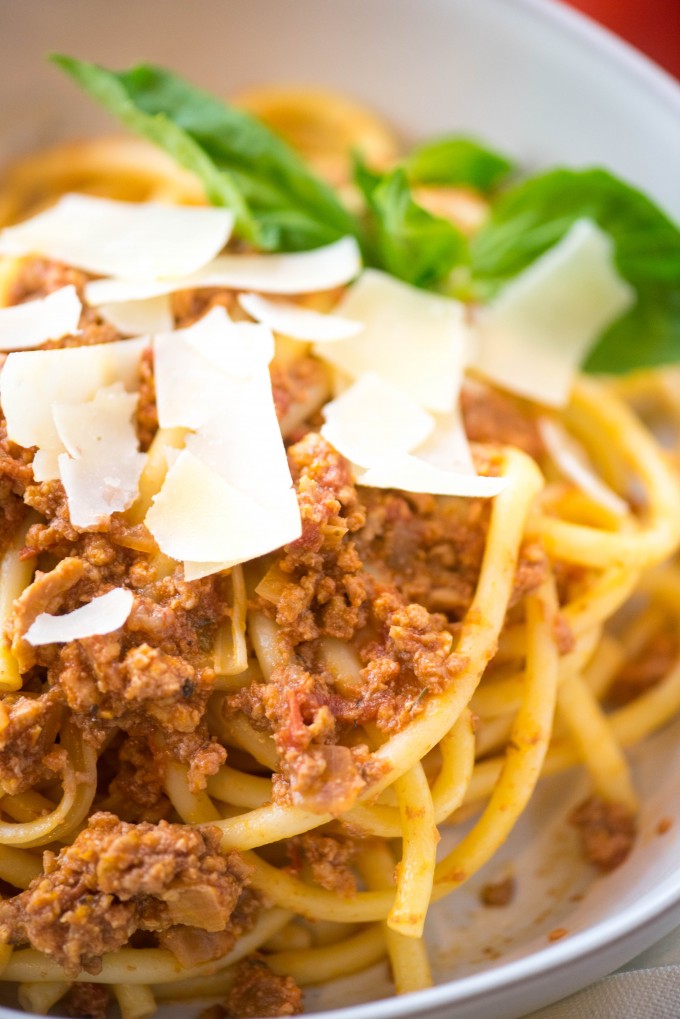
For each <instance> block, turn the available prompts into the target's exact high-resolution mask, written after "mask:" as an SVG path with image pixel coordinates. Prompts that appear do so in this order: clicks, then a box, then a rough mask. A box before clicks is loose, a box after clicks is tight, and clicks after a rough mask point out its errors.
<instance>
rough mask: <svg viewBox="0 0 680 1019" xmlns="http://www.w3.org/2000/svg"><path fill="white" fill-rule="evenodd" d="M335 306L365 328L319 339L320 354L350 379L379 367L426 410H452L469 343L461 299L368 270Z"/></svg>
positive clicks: (388, 378) (389, 379) (405, 393)
mask: <svg viewBox="0 0 680 1019" xmlns="http://www.w3.org/2000/svg"><path fill="white" fill-rule="evenodd" d="M336 310H337V312H338V314H340V315H341V316H343V317H346V318H348V319H351V320H352V321H357V322H361V323H362V324H363V326H364V329H363V331H362V332H361V333H360V334H358V335H357V336H354V337H350V338H348V339H344V340H338V341H336V342H334V343H329V344H319V345H318V346H316V347H315V348H314V350H315V353H316V354H317V355H318V356H319V357H321V358H323V359H324V360H326V361H328V362H329V363H330V364H332V365H333V366H334V367H335V368H337V369H339V370H340V371H341V372H343V373H345V374H347V375H350V376H351V377H352V378H358V377H359V376H360V375H364V374H365V373H366V372H376V373H377V374H379V375H380V376H381V377H382V378H384V379H385V380H386V381H387V382H390V383H391V384H392V385H393V386H396V388H397V389H400V390H401V392H402V393H404V395H405V396H407V397H408V398H409V399H410V400H413V401H414V402H415V403H418V404H420V405H421V407H424V408H425V409H426V410H430V411H434V412H437V413H448V412H449V411H451V410H452V409H453V407H454V405H455V403H456V400H457V398H458V393H459V391H460V385H461V381H462V375H463V368H464V365H465V362H466V359H467V356H468V343H469V331H468V328H467V326H466V324H465V309H464V306H463V305H462V304H460V302H458V301H454V300H452V299H451V298H447V297H441V296H439V295H438V294H429V293H426V292H425V291H423V290H417V289H416V288H415V287H411V286H409V285H408V284H406V283H401V282H399V281H398V280H395V279H393V278H392V277H391V276H388V275H387V274H386V273H383V272H378V271H377V270H375V269H367V270H365V271H364V272H363V273H362V275H361V277H360V279H359V280H358V281H357V282H356V283H355V284H354V285H353V286H352V287H351V288H350V290H349V291H348V292H347V294H346V295H345V297H344V298H343V299H342V301H341V302H340V304H339V305H338V307H337V309H336Z"/></svg>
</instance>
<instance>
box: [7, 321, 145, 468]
mask: <svg viewBox="0 0 680 1019" xmlns="http://www.w3.org/2000/svg"><path fill="white" fill-rule="evenodd" d="M147 345H148V340H146V339H144V338H143V337H140V338H139V339H136V340H121V341H118V342H116V343H99V344H93V345H92V346H89V347H69V348H65V349H63V350H26V351H20V352H19V353H14V354H10V355H9V357H8V358H7V360H6V362H5V364H4V366H3V369H2V375H0V399H1V400H2V409H3V411H4V414H5V417H6V419H7V434H8V436H9V438H10V439H11V440H12V441H13V442H17V443H18V444H19V445H20V446H26V447H30V446H39V447H40V448H41V449H51V450H58V451H61V450H62V449H63V446H62V442H61V440H60V438H59V435H58V433H57V430H56V427H55V424H54V420H53V417H52V404H53V403H84V402H85V401H87V400H92V399H93V398H94V396H95V394H96V393H97V392H98V391H99V390H100V389H102V388H104V387H105V386H109V385H111V384H112V383H114V382H121V383H122V384H123V387H124V388H125V389H126V390H127V391H128V392H130V391H134V390H136V389H137V388H138V386H139V359H140V357H141V355H142V351H143V350H144V349H145V348H146V346H147Z"/></svg>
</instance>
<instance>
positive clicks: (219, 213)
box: [0, 194, 234, 303]
mask: <svg viewBox="0 0 680 1019" xmlns="http://www.w3.org/2000/svg"><path fill="white" fill-rule="evenodd" d="M233 225H234V216H233V214H232V213H231V212H230V211H229V210H228V209H220V208H215V207H212V206H199V205H163V204H161V203H158V202H119V201H114V200H113V199H110V198H95V197H93V196H92V195H77V194H70V195H64V196H63V197H62V198H60V199H59V201H58V202H57V203H56V204H55V205H53V206H52V207H51V208H49V209H46V210H45V211H44V212H39V213H38V214H37V216H33V217H32V218H31V219H27V220H25V221H24V222H23V223H18V224H17V225H16V226H9V227H5V229H4V230H3V231H2V232H0V254H6V255H43V256H45V257H46V258H51V259H54V260H55V261H57V262H65V263H66V264H67V265H72V266H75V267H76V268H78V269H84V270H85V271H86V272H92V273H97V274H101V275H104V276H124V277H126V278H128V279H132V280H155V279H158V278H163V277H166V276H186V275H187V274H190V273H193V272H196V271H197V270H198V269H201V268H202V267H203V266H205V265H206V264H207V263H208V262H210V261H211V260H212V259H213V258H214V257H215V256H216V255H217V254H218V252H220V251H221V250H222V248H223V247H224V245H225V244H226V243H227V240H228V239H229V236H230V234H231V230H232V227H233ZM161 292H163V291H161ZM149 296H157V295H149ZM86 300H88V301H89V298H87V297H86ZM110 300H111V301H114V300H116V298H111V299H110ZM118 300H120V298H119V299H118ZM122 300H125V298H122ZM100 303H101V302H100Z"/></svg>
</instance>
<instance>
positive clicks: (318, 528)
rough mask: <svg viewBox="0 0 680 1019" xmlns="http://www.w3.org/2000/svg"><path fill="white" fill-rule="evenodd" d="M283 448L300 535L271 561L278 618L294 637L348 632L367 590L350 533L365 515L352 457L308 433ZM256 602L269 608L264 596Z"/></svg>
mask: <svg viewBox="0 0 680 1019" xmlns="http://www.w3.org/2000/svg"><path fill="white" fill-rule="evenodd" d="M288 456H289V460H290V464H291V470H292V473H293V479H294V481H295V487H296V490H297V496H298V503H299V505H300V515H301V517H302V535H301V537H300V538H298V540H297V541H295V542H293V543H292V544H290V545H287V546H286V547H285V548H284V550H283V556H282V557H281V558H280V559H279V560H278V563H277V567H278V571H279V573H280V574H281V575H282V581H283V583H282V590H281V594H280V597H279V598H278V600H277V604H276V610H275V618H276V622H277V623H278V624H279V626H280V627H282V629H283V631H284V633H285V635H286V637H287V639H289V640H290V641H291V642H292V643H299V642H300V641H302V640H312V639H313V638H315V637H318V636H320V635H321V634H327V635H328V636H331V637H338V638H339V639H341V640H349V639H350V638H351V637H352V635H353V634H354V632H355V630H356V629H357V628H358V627H360V626H362V625H363V624H364V623H365V621H366V608H365V603H366V599H367V597H368V592H367V586H366V581H365V578H364V576H363V572H362V562H361V559H360V558H359V556H358V554H357V551H356V548H355V546H354V542H353V541H352V539H351V538H350V537H349V535H350V534H352V533H353V532H355V531H357V530H358V529H359V528H360V527H361V526H362V525H363V523H364V514H363V509H362V507H361V505H360V504H359V501H358V499H357V494H356V489H355V488H354V485H353V484H352V473H351V469H350V465H349V463H348V462H347V460H345V459H344V457H342V456H340V455H339V454H338V453H336V452H335V450H334V449H333V448H332V447H331V446H330V445H329V444H328V443H327V442H326V441H325V439H322V438H321V436H320V435H316V434H314V433H310V434H309V435H307V436H306V437H305V438H304V439H303V440H302V441H301V442H299V443H297V445H295V446H292V447H291V448H290V449H289V451H288ZM288 578H290V579H288ZM261 607H262V608H263V610H264V611H265V612H271V611H272V606H271V604H270V603H269V602H263V604H262V606H261Z"/></svg>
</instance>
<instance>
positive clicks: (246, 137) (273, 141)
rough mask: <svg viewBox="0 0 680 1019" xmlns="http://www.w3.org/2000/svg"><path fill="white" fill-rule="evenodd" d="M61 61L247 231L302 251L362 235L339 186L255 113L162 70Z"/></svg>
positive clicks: (271, 246) (58, 59)
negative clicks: (317, 172) (313, 169)
mask: <svg viewBox="0 0 680 1019" xmlns="http://www.w3.org/2000/svg"><path fill="white" fill-rule="evenodd" d="M52 59H53V60H54V62H55V63H56V64H57V65H58V66H59V67H61V68H62V70H64V71H66V72H67V73H68V74H70V75H71V77H73V78H74V79H75V80H76V81H77V82H78V84H80V85H81V86H82V87H83V88H84V89H85V90H86V91H87V92H89V94H90V95H91V96H93V97H94V98H95V99H97V100H98V102H100V103H101V104H102V105H103V106H105V107H106V109H107V110H108V111H109V112H110V113H112V114H113V115H114V116H116V117H118V119H119V120H121V121H122V123H124V124H125V126H126V127H128V128H130V129H131V130H132V131H135V132H136V133H137V134H140V135H142V136H143V137H145V138H148V139H149V140H150V141H152V142H154V143H155V144H156V145H159V146H160V147H161V148H163V149H165V150H166V151H167V152H168V153H169V154H170V155H171V156H172V157H173V158H175V159H176V160H177V162H179V163H180V164H181V165H182V166H184V167H185V168H186V169H189V170H192V171H193V172H194V173H196V174H197V176H198V177H199V178H200V180H201V181H202V183H203V186H204V187H205V189H206V194H207V197H208V198H209V200H210V201H211V202H212V203H213V204H217V205H226V206H228V207H229V208H231V209H232V210H233V211H234V213H235V215H236V223H237V230H238V232H239V233H240V234H241V236H243V237H245V238H246V239H248V240H250V241H252V242H254V243H255V244H257V245H258V246H259V247H262V248H264V249H268V250H299V249H306V248H313V247H317V246H319V245H321V244H326V243H330V242H331V241H334V240H337V239H338V238H339V237H342V236H345V235H347V234H355V235H356V233H357V222H356V220H355V219H354V217H353V216H351V215H350V213H349V212H348V211H347V210H346V209H345V208H344V206H343V205H342V204H341V202H340V201H339V199H338V198H337V197H336V195H335V194H334V192H333V191H332V189H331V188H330V187H329V186H328V185H326V184H325V183H324V182H323V181H321V180H319V179H318V178H317V177H316V176H315V175H314V174H313V173H311V172H310V171H309V170H308V169H307V167H306V166H305V164H304V162H303V161H302V159H300V158H299V157H298V156H297V155H296V154H295V153H294V152H293V151H292V150H291V149H290V148H289V147H288V146H287V145H286V144H285V142H283V141H281V139H280V138H277V137H276V135H275V134H273V133H272V132H271V131H270V130H269V129H268V128H266V127H265V126H264V125H263V124H261V123H260V122H259V121H258V120H256V119H255V118H254V117H251V116H250V115H249V114H247V113H245V112H243V111H242V110H237V109H235V108H234V107H231V106H227V105H226V104H225V103H222V102H220V100H218V99H216V98H215V97H213V96H211V95H209V94H208V93H207V92H203V91H202V90H201V89H198V88H195V87H194V86H193V85H191V84H189V83H188V82H186V81H184V80H183V79H182V78H179V77H178V76H176V75H174V74H172V73H171V72H169V71H166V70H164V69H163V68H159V67H152V66H149V65H145V64H142V65H139V66H137V67H134V68H132V69H131V70H130V71H124V72H115V71H109V70H107V69H106V68H103V67H99V66H98V65H96V64H90V63H87V62H86V61H82V60H76V59H74V58H72V57H67V56H61V55H56V56H53V57H52Z"/></svg>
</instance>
